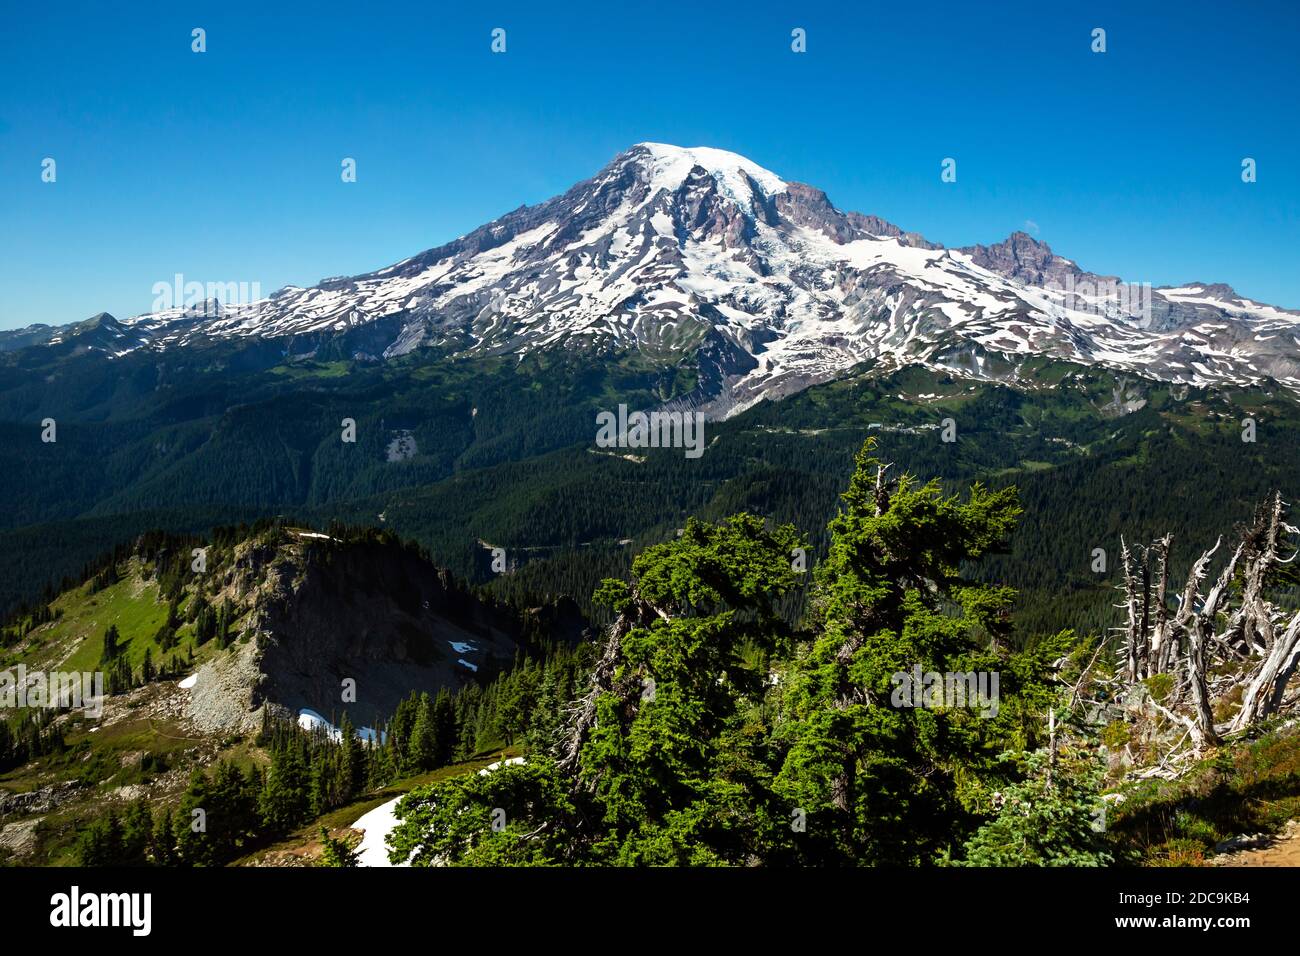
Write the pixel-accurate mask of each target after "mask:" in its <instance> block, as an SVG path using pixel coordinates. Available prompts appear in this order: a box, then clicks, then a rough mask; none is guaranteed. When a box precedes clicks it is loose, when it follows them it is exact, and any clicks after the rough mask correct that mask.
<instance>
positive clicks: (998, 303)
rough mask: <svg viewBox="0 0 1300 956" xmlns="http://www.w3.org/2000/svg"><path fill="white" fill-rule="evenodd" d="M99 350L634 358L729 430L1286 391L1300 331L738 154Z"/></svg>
mask: <svg viewBox="0 0 1300 956" xmlns="http://www.w3.org/2000/svg"><path fill="white" fill-rule="evenodd" d="M100 324H101V325H103V323H102V322H101V323H100ZM113 332H114V335H113V336H112V337H111V338H112V341H111V343H110V344H109V345H108V346H107V349H111V350H112V354H120V352H121V351H122V350H123V349H127V348H132V347H148V348H169V347H176V346H182V345H185V344H186V343H190V342H193V341H196V340H198V339H202V338H207V337H234V336H261V337H285V338H288V337H292V343H293V345H292V348H293V350H294V351H295V352H301V351H304V350H310V349H312V348H315V347H318V346H319V344H320V343H322V342H324V341H327V340H329V339H337V338H338V337H340V336H342V337H345V338H346V341H347V342H348V343H349V347H353V346H354V347H355V349H356V351H359V352H366V353H370V354H374V355H377V356H379V355H382V356H385V357H392V356H396V355H402V354H406V353H409V352H411V351H412V350H415V349H418V348H420V347H423V346H439V347H441V348H443V349H448V350H451V351H454V352H490V353H522V352H526V351H528V350H533V349H545V348H560V347H563V348H566V349H574V348H583V349H595V350H600V349H637V350H640V351H641V352H643V353H646V354H648V355H649V356H651V357H653V358H655V359H658V360H661V361H664V362H678V361H695V360H698V362H699V365H700V371H701V374H700V377H699V380H700V383H701V384H700V387H699V389H698V390H697V393H696V394H695V395H693V396H692V397H691V401H692V402H693V403H695V404H704V405H708V406H710V407H711V409H712V410H714V411H715V412H718V413H724V414H726V413H731V412H734V411H736V410H738V409H741V408H744V407H746V406H748V405H750V404H752V403H753V402H755V401H758V400H760V399H761V398H764V397H775V396H780V395H784V394H789V393H791V392H794V391H797V390H800V389H802V388H805V387H807V386H808V385H810V384H813V383H816V382H821V381H825V380H828V379H830V378H833V377H835V376H837V375H839V374H841V373H842V372H844V371H845V370H846V369H848V368H850V367H852V366H854V365H856V364H858V363H860V362H862V361H864V360H868V359H873V360H876V361H878V362H879V363H881V364H882V365H883V366H884V367H897V366H900V365H906V364H913V363H922V364H925V365H928V366H931V367H942V368H946V369H949V370H951V371H953V372H954V373H957V374H960V375H965V376H972V377H1008V376H1009V377H1014V375H1015V367H1016V365H1017V363H1019V362H1021V361H1023V360H1024V359H1025V358H1026V357H1029V356H1049V357H1055V358H1061V359H1066V360H1069V361H1073V362H1079V363H1085V364H1098V363H1100V364H1104V365H1107V366H1111V367H1113V368H1116V369H1121V370H1133V371H1139V372H1142V373H1143V374H1146V375H1153V376H1156V377H1159V378H1163V379H1167V380H1171V381H1178V382H1190V383H1194V384H1203V385H1213V384H1224V383H1249V382H1259V381H1263V380H1266V379H1269V378H1272V379H1276V380H1278V381H1280V382H1282V383H1283V384H1285V385H1287V386H1289V387H1290V388H1292V389H1295V390H1300V312H1295V311H1288V310H1284V309H1279V308H1275V307H1272V306H1268V305H1264V304H1261V303H1257V302H1253V301H1250V300H1248V299H1244V298H1241V297H1240V296H1238V295H1237V294H1236V293H1235V292H1233V290H1231V289H1230V288H1228V287H1227V286H1224V285H1212V284H1193V285H1187V286H1183V287H1179V288H1163V289H1154V290H1152V289H1150V287H1149V286H1148V287H1146V289H1142V288H1141V287H1136V286H1126V285H1124V284H1123V283H1121V282H1120V281H1119V280H1118V279H1116V278H1114V277H1105V276H1096V275H1093V274H1091V273H1088V272H1085V271H1083V270H1082V269H1080V268H1079V267H1078V266H1077V265H1075V263H1073V262H1071V261H1070V260H1068V259H1064V258H1062V257H1060V256H1057V255H1055V254H1053V253H1052V251H1051V250H1050V249H1049V248H1048V247H1047V246H1046V245H1044V244H1042V243H1040V242H1037V241H1036V240H1034V239H1033V238H1031V237H1030V236H1028V235H1025V234H1023V233H1017V234H1014V235H1013V236H1011V237H1010V238H1009V239H1007V240H1006V241H1005V242H1002V243H999V244H996V245H993V246H987V247H986V246H973V247H969V248H962V249H947V248H944V247H942V246H940V245H937V244H935V243H932V242H928V241H926V240H925V239H924V238H922V237H921V236H919V235H916V234H914V233H907V232H904V231H902V230H901V229H899V228H897V227H895V226H893V225H891V224H890V223H887V222H885V221H883V220H881V219H877V218H875V217H873V216H865V215H860V214H858V213H851V212H850V213H845V212H841V211H840V210H838V209H836V208H835V207H834V206H833V205H831V203H830V201H829V200H828V199H827V197H826V195H825V194H824V193H823V192H821V191H820V190H818V189H815V188H813V187H811V186H806V185H803V184H800V183H795V182H788V181H785V180H783V179H781V178H780V177H779V176H777V175H775V174H774V173H772V172H769V171H768V170H766V169H763V168H762V167H760V166H758V165H756V164H755V163H753V162H751V161H749V160H748V159H745V158H744V157H742V156H738V155H736V154H734V153H729V152H725V151H722V150H718V149H710V148H704V147H697V148H690V149H686V148H680V147H676V146H666V145H661V144H657V143H642V144H639V145H637V146H634V147H632V148H631V149H629V150H628V151H627V152H625V153H622V154H620V155H619V156H617V157H615V159H614V160H613V161H612V162H611V163H610V164H609V165H607V166H606V167H605V168H604V169H602V170H601V171H600V172H599V173H597V174H596V176H594V177H593V178H592V179H589V180H587V181H585V182H582V183H579V184H577V185H576V186H574V187H573V188H572V189H570V190H569V191H568V192H566V193H565V194H564V195H562V196H557V197H555V198H554V199H550V200H548V201H546V202H543V203H541V204H539V205H536V206H531V207H520V208H519V209H516V210H515V211H513V212H511V213H508V214H507V215H504V216H502V217H501V218H499V219H497V220H494V221H493V222H490V223H488V224H487V225H485V226H482V227H480V228H479V229H477V230H475V231H474V232H472V233H470V234H468V235H466V236H462V237H461V238H459V239H457V240H455V241H454V242H451V243H448V244H447V245H444V246H440V247H438V248H436V249H431V250H429V251H427V252H424V253H421V254H419V255H417V256H413V257H412V258H410V259H406V260H403V261H402V262H399V263H397V264H395V265H392V266H389V267H388V268H386V269H381V270H379V271H378V272H372V273H369V274H366V275H360V276H355V277H352V278H335V279H328V280H325V281H322V282H321V283H319V284H318V285H316V286H314V287H312V288H309V289H304V288H296V287H288V288H285V289H282V290H280V291H279V292H276V293H275V294H274V295H272V296H270V297H269V298H268V299H265V300H262V301H260V302H257V303H253V304H251V305H246V306H239V307H228V308H226V309H224V310H221V309H209V310H207V311H206V312H204V311H202V310H195V309H194V308H190V309H188V310H186V309H174V310H171V311H168V312H159V313H153V314H150V315H144V316H139V317H136V318H134V319H130V320H128V321H127V322H125V323H121V324H120V325H118V324H114V327H113ZM119 332H120V334H119ZM56 341H58V339H56Z"/></svg>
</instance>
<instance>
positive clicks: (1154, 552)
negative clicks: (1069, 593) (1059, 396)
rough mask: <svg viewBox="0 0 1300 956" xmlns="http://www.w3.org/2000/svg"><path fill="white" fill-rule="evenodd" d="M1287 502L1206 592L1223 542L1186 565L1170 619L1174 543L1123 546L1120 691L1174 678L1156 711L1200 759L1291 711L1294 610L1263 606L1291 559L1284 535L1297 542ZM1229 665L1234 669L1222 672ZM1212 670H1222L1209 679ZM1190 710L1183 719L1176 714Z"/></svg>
mask: <svg viewBox="0 0 1300 956" xmlns="http://www.w3.org/2000/svg"><path fill="white" fill-rule="evenodd" d="M1286 507H1287V506H1286V503H1285V502H1284V501H1283V500H1282V496H1281V494H1280V493H1277V492H1275V493H1274V494H1273V495H1271V496H1270V497H1269V498H1268V499H1267V500H1266V501H1265V502H1264V503H1262V504H1261V505H1260V506H1259V507H1258V508H1257V509H1256V511H1255V515H1254V519H1253V520H1252V522H1251V523H1250V525H1249V526H1247V527H1246V528H1245V529H1244V531H1243V533H1242V536H1241V541H1240V543H1239V544H1238V545H1237V547H1236V548H1235V549H1234V550H1233V552H1232V554H1231V555H1230V556H1229V557H1228V559H1227V562H1226V563H1225V565H1224V567H1223V568H1222V570H1221V571H1220V573H1219V574H1218V576H1217V577H1216V578H1215V579H1214V584H1213V585H1212V586H1211V587H1210V588H1209V589H1208V590H1205V582H1206V581H1207V579H1208V578H1209V569H1210V564H1211V562H1212V561H1213V558H1214V555H1215V554H1216V553H1217V552H1218V550H1219V547H1220V545H1221V544H1222V539H1220V540H1219V541H1217V542H1215V544H1214V547H1212V548H1210V549H1209V550H1207V551H1205V552H1204V553H1202V554H1201V556H1200V557H1199V558H1197V560H1196V561H1195V562H1194V563H1193V564H1192V568H1191V571H1190V572H1189V573H1188V576H1187V582H1186V584H1185V585H1184V587H1183V590H1182V592H1181V593H1180V594H1179V595H1178V596H1177V605H1176V607H1175V608H1174V610H1173V614H1172V616H1171V614H1170V609H1169V606H1168V603H1167V599H1166V592H1167V589H1168V579H1169V555H1170V550H1171V546H1172V542H1173V537H1172V535H1169V534H1166V535H1164V536H1163V537H1161V538H1159V539H1157V540H1156V541H1155V542H1153V543H1152V544H1151V545H1150V546H1148V547H1138V546H1134V547H1130V546H1129V544H1128V542H1127V541H1125V540H1124V539H1122V538H1121V552H1120V559H1121V562H1122V566H1123V579H1122V583H1121V584H1120V586H1119V589H1120V590H1121V591H1123V592H1124V601H1123V603H1122V604H1120V605H1119V607H1120V608H1122V609H1124V611H1125V623H1124V625H1123V626H1122V627H1121V628H1118V630H1120V631H1121V632H1122V635H1123V637H1122V641H1121V645H1120V651H1121V657H1120V660H1121V668H1122V676H1123V682H1124V683H1125V684H1126V685H1130V686H1131V685H1134V684H1138V683H1140V682H1142V681H1144V680H1146V679H1148V678H1150V677H1153V676H1155V675H1158V674H1169V675H1170V676H1171V678H1172V679H1173V683H1172V685H1171V692H1170V694H1169V697H1168V698H1167V700H1166V703H1167V704H1169V706H1164V705H1161V704H1158V703H1156V702H1154V701H1152V702H1151V704H1152V707H1153V709H1155V710H1156V711H1157V712H1159V713H1160V714H1162V715H1163V716H1165V717H1167V718H1169V719H1170V720H1173V721H1174V722H1176V723H1178V724H1181V725H1183V726H1184V727H1185V728H1186V729H1187V733H1188V736H1190V739H1191V741H1192V746H1193V748H1194V750H1195V751H1196V752H1201V751H1203V750H1205V749H1206V748H1208V747H1211V746H1214V745H1215V744H1217V743H1219V742H1220V741H1221V739H1222V737H1223V736H1224V735H1229V734H1239V733H1241V732H1244V731H1245V730H1246V729H1247V728H1249V727H1251V726H1252V725H1254V724H1257V723H1258V722H1260V721H1262V720H1264V719H1266V718H1268V717H1271V716H1273V715H1274V714H1276V713H1278V712H1279V711H1280V710H1281V709H1282V708H1283V707H1284V706H1286V705H1287V700H1286V689H1287V685H1288V684H1289V682H1290V681H1291V679H1292V677H1293V676H1294V675H1295V673H1296V669H1297V666H1300V611H1289V610H1285V609H1283V608H1280V607H1279V606H1278V605H1277V604H1275V603H1274V602H1273V601H1271V600H1269V598H1268V596H1267V595H1268V589H1269V587H1270V586H1271V585H1272V584H1274V583H1275V579H1276V577H1277V574H1278V571H1279V570H1280V569H1281V568H1282V567H1283V566H1284V565H1287V564H1290V563H1291V562H1293V561H1294V560H1295V558H1296V554H1292V555H1291V556H1290V557H1288V558H1283V557H1282V549H1283V547H1284V545H1283V541H1282V539H1283V536H1285V535H1300V529H1297V528H1296V527H1294V526H1293V525H1291V524H1290V523H1288V521H1287V520H1286ZM1225 663H1229V664H1232V665H1234V666H1233V667H1232V668H1222V667H1220V665H1222V664H1225ZM1216 668H1218V669H1219V671H1224V670H1227V671H1228V672H1229V673H1228V676H1226V677H1225V676H1223V675H1222V674H1219V675H1218V676H1215V677H1214V678H1213V679H1211V674H1212V673H1214V672H1215V670H1216ZM1238 689H1241V706H1240V708H1239V709H1238V710H1237V711H1236V713H1235V714H1234V715H1233V717H1232V719H1231V720H1230V721H1228V722H1227V723H1226V724H1224V725H1222V726H1216V723H1215V713H1216V710H1224V709H1226V707H1227V706H1228V705H1227V699H1228V697H1229V695H1231V694H1233V693H1235V692H1236V691H1237V690H1238ZM1184 702H1185V703H1186V705H1187V712H1186V713H1184V712H1180V710H1179V707H1180V706H1181V705H1182V704H1183V703H1184Z"/></svg>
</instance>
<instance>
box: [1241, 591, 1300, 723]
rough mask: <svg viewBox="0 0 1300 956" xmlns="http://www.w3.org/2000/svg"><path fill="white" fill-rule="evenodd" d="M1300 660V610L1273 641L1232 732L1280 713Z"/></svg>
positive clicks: (1247, 689)
mask: <svg viewBox="0 0 1300 956" xmlns="http://www.w3.org/2000/svg"><path fill="white" fill-rule="evenodd" d="M1298 663H1300V611H1297V612H1296V613H1295V615H1293V616H1292V618H1291V621H1290V623H1289V624H1288V625H1287V627H1286V630H1285V631H1283V632H1282V635H1281V637H1279V638H1277V639H1276V640H1274V642H1273V646H1272V647H1271V648H1270V649H1269V652H1268V655H1267V656H1266V657H1265V658H1264V660H1263V662H1262V663H1261V664H1260V666H1259V667H1258V669H1257V670H1256V671H1255V673H1254V675H1253V677H1252V678H1251V681H1250V683H1249V684H1248V685H1247V687H1246V690H1245V692H1244V693H1243V694H1242V697H1241V710H1239V711H1237V715H1236V717H1234V718H1233V721H1232V728H1231V729H1232V731H1234V732H1236V731H1241V730H1245V729H1246V728H1247V727H1249V726H1250V725H1251V724H1253V723H1255V722H1257V721H1260V720H1263V719H1264V718H1266V717H1269V716H1271V715H1272V714H1274V713H1276V712H1277V709H1278V708H1279V707H1280V706H1281V705H1282V699H1283V696H1284V695H1285V693H1286V685H1287V683H1288V682H1289V681H1290V680H1291V677H1292V676H1293V675H1294V674H1295V670H1296V665H1297V664H1298Z"/></svg>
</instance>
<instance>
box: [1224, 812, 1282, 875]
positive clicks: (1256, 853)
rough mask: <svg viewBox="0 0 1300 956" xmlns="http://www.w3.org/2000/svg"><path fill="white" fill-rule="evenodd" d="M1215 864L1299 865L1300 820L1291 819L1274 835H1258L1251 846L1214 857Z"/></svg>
mask: <svg viewBox="0 0 1300 956" xmlns="http://www.w3.org/2000/svg"><path fill="white" fill-rule="evenodd" d="M1213 863H1214V864H1215V865H1216V866H1297V867H1300V820H1291V821H1290V822H1288V823H1287V825H1286V826H1285V827H1283V828H1282V832H1281V833H1278V834H1276V835H1275V836H1266V837H1259V838H1257V839H1256V840H1253V841H1252V846H1250V847H1243V848H1242V849H1240V850H1235V851H1232V852H1230V853H1224V854H1222V855H1220V856H1217V857H1215V858H1214V860H1213Z"/></svg>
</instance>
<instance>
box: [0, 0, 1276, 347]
mask: <svg viewBox="0 0 1300 956" xmlns="http://www.w3.org/2000/svg"><path fill="white" fill-rule="evenodd" d="M724 6H726V7H730V10H727V9H724ZM1162 6H1163V7H1166V8H1167V12H1155V11H1156V10H1157V9H1158V8H1160V7H1162ZM1297 6H1298V5H1297V4H1295V3H1292V2H1276V3H1270V2H1257V0H1250V2H1244V0H1243V2H1221V3H1202V2H1183V3H1168V4H1163V5H1161V4H1156V3H1145V2H1135V0H1123V2H1118V3H1083V2H1066V0H1061V2H1042V0H1038V2H1032V3H1014V2H1002V0H999V2H996V3H993V2H989V3H963V4H956V3H953V4H945V3H942V2H937V3H936V2H914V3H903V4H900V3H894V2H879V3H866V2H863V3H853V4H848V3H840V4H824V5H823V4H811V5H810V4H807V3H803V2H800V3H792V2H782V3H779V4H778V3H767V2H761V0H758V2H749V3H743V4H742V3H734V4H726V5H723V4H714V3H708V4H706V3H681V4H676V3H654V4H651V3H629V2H623V0H620V2H617V3H615V2H613V0H611V2H609V3H607V4H594V3H566V4H554V5H549V4H544V3H537V2H533V3H524V4H511V5H507V4H500V3H471V4H465V3H457V4H454V5H442V4H438V3H432V2H423V3H412V4H386V3H382V2H376V3H364V2H350V3H345V4H337V5H336V4H330V3H326V2H312V3H303V4H292V3H268V2H259V3H255V4H245V3H239V2H221V3H201V4H181V3H175V2H171V3H158V4H153V3H143V2H141V3H137V2H131V3H111V4H109V3H95V4H86V5H84V6H83V5H80V4H76V3H58V4H35V3H26V4H24V3H14V4H11V5H9V7H8V9H7V10H6V13H5V17H4V28H3V32H2V33H0V327H14V326H18V325H25V324H27V323H30V322H49V323H63V322H69V321H75V320H80V319H82V318H85V317H86V316H88V315H91V314H92V313H94V312H97V311H100V310H106V311H109V312H112V313H114V314H115V315H117V316H118V317H125V316H128V315H133V314H136V313H139V312H143V311H146V310H147V309H148V308H149V306H150V304H151V302H152V300H153V294H152V291H151V290H152V286H153V284H154V283H155V282H159V281H170V280H171V277H172V275H173V274H174V273H177V272H180V273H183V274H184V275H185V277H186V279H188V280H197V281H200V282H209V281H211V282H239V281H245V282H254V281H255V282H259V283H260V285H261V288H262V290H263V292H264V293H269V292H271V291H273V290H274V289H277V288H279V287H280V286H282V285H285V284H289V283H292V284H297V285H309V284H311V283H314V282H315V281H317V280H318V279H320V278H322V277H325V276H331V275H343V274H354V273H358V272H363V271H368V270H371V269H374V268H378V267H381V266H383V265H387V264H389V263H391V262H394V261H397V260H399V259H402V258H405V257H406V256H409V255H412V254H414V253H416V252H418V251H420V250H422V249H426V248H428V247H430V246H434V245H438V244H440V243H442V242H444V241H446V240H448V239H451V238H454V237H455V236H457V235H460V234H462V233H464V232H466V231H468V230H469V229H472V228H473V227H475V226H477V225H480V224H481V223H483V222H486V221H488V220H491V219H493V218H495V217H496V216H498V215H500V214H502V213H503V212H505V211H507V210H509V209H512V208H514V207H516V206H518V205H520V204H521V203H534V202H537V201H539V200H542V199H545V198H547V197H549V196H551V195H554V194H556V193H559V192H562V191H563V190H564V189H565V188H567V187H568V186H570V185H571V184H572V183H574V182H576V181H578V180H580V179H583V178H586V177H587V176H589V175H591V174H592V173H594V172H595V171H596V170H597V169H599V168H600V167H601V166H602V165H604V163H605V162H607V161H608V160H609V159H610V158H611V157H612V156H613V155H614V154H615V153H617V152H619V151H620V150H622V149H625V148H626V147H628V146H629V145H631V144H632V143H635V142H639V141H644V140H654V141H660V142H668V143H676V144H679V145H687V146H694V145H711V146H717V147H721V148H724V149H730V150H734V151H736V152H739V153H743V154H745V155H746V156H749V157H750V158H751V159H753V160H755V161H756V162H758V163H760V164H761V165H763V166H766V167H767V168H769V169H772V170H773V171H775V172H777V173H779V174H780V175H782V176H784V177H785V178H787V179H794V180H800V181H803V182H808V183H812V184H814V185H816V186H819V187H821V188H823V189H825V190H826V192H827V193H828V194H829V195H830V197H831V200H832V201H833V202H834V203H835V204H836V205H837V206H839V207H840V208H841V209H853V210H858V211H860V212H865V213H874V214H876V215H880V216H883V217H885V218H886V219H889V220H891V221H893V222H895V223H897V224H898V225H900V226H902V227H904V228H905V229H910V230H916V231H919V232H921V233H924V234H925V235H926V236H928V237H930V238H931V239H934V240H936V241H939V242H943V243H945V244H948V245H963V244H967V243H972V242H980V241H982V242H991V241H996V240H998V239H1001V238H1003V237H1005V236H1006V235H1007V234H1008V233H1010V232H1011V231H1013V230H1016V229H1027V231H1031V232H1032V231H1034V228H1035V226H1036V228H1037V235H1038V236H1039V238H1041V239H1043V240H1044V241H1047V242H1049V243H1050V244H1051V245H1052V246H1053V248H1054V249H1055V250H1056V251H1057V252H1059V253H1060V254H1062V255H1065V256H1069V257H1071V258H1073V259H1075V260H1076V261H1077V262H1079V263H1080V265H1082V266H1083V267H1085V268H1088V269H1091V270H1093V271H1096V272H1102V273H1111V274H1118V275H1121V276H1123V277H1125V278H1126V279H1128V280H1130V281H1136V282H1152V283H1153V284H1156V285H1160V284H1167V283H1180V282H1183V281H1187V280H1202V281H1223V282H1228V283H1229V284H1231V285H1233V286H1235V287H1236V288H1237V289H1238V290H1239V291H1240V292H1242V293H1243V294H1245V295H1248V296H1251V297H1254V298H1257V299H1261V300H1265V301H1269V302H1274V303H1276V304H1280V305H1284V306H1289V307H1292V308H1300V263H1298V262H1297V253H1298V252H1300V149H1298V148H1297V146H1298V145H1300V123H1298V122H1297V118H1298V114H1300V110H1297V107H1296V102H1297V97H1298V95H1300V82H1298V80H1300V67H1298V66H1297V63H1300V56H1298V55H1297V49H1300V12H1297ZM182 8H184V9H182ZM1098 26H1100V27H1104V28H1105V29H1106V30H1107V46H1108V51H1107V52H1106V53H1105V54H1094V53H1092V52H1091V51H1090V42H1091V39H1090V33H1091V30H1092V29H1093V27H1098ZM194 27H203V28H205V29H206V31H207V43H208V50H207V52H206V53H203V54H195V53H192V52H191V50H190V43H191V39H190V31H191V29H192V28H194ZM494 27H503V28H505V29H506V31H507V52H506V53H505V54H504V55H494V54H492V53H491V52H490V49H489V45H490V31H491V30H492V28H494ZM794 27H803V28H805V29H806V30H807V35H808V52H807V53H806V54H803V55H797V54H794V53H792V52H791V51H790V31H791V29H792V28H794ZM47 156H48V157H53V158H54V159H55V160H56V161H57V163H58V166H57V173H58V180H57V182H56V183H54V184H52V185H50V184H45V183H42V182H41V178H40V173H41V161H42V159H43V158H45V157H47ZM949 156H951V157H954V158H956V159H957V161H958V167H957V168H958V181H957V183H956V184H955V185H944V184H942V183H941V182H940V179H939V165H940V162H941V160H942V159H943V158H944V157H949ZM1246 156H1249V157H1253V158H1254V159H1256V160H1257V162H1258V175H1259V181H1258V182H1256V183H1255V184H1253V185H1246V184H1243V183H1242V182H1241V176H1240V168H1241V160H1242V158H1243V157H1246ZM343 157H354V158H355V159H356V160H357V164H358V166H357V171H358V182H356V183H355V184H344V183H342V182H341V181H340V178H339V172H340V165H339V164H340V162H341V160H342V159H343ZM1027 223H1032V224H1034V226H1027V225H1026V224H1027Z"/></svg>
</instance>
